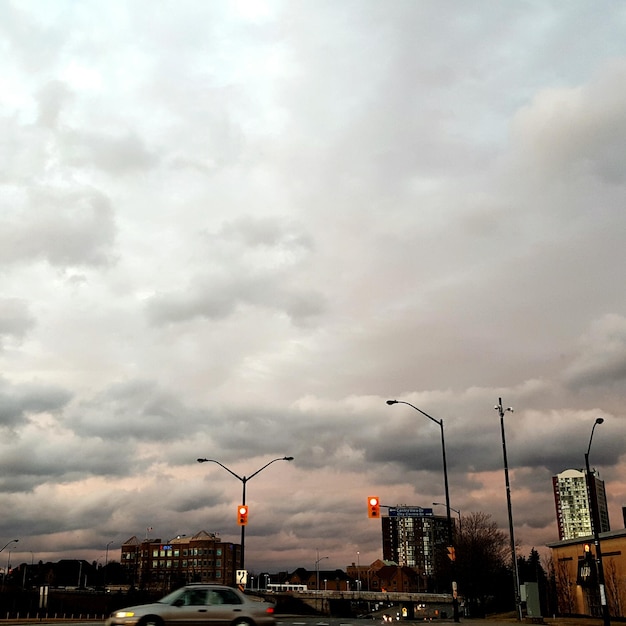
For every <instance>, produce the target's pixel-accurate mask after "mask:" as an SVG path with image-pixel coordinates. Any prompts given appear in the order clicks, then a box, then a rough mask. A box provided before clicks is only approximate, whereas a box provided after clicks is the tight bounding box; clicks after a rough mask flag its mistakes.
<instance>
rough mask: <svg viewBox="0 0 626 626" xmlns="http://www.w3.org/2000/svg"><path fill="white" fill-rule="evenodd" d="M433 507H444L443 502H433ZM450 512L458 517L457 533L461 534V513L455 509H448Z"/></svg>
mask: <svg viewBox="0 0 626 626" xmlns="http://www.w3.org/2000/svg"><path fill="white" fill-rule="evenodd" d="M433 506H446V505H445V503H444V502H433ZM450 510H451V511H454V512H455V513H456V514H457V515H458V516H459V532H461V511H459V509H455V508H454V507H452V506H451V507H450Z"/></svg>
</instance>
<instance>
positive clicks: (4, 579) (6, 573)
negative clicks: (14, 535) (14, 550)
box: [0, 539, 19, 589]
mask: <svg viewBox="0 0 626 626" xmlns="http://www.w3.org/2000/svg"><path fill="white" fill-rule="evenodd" d="M18 541H19V539H11V541H7V543H5V544H4V545H3V546H2V548H0V552H2V550H4V549H5V548H6V547H7V546H8V545H10V544H12V543H17V542H18ZM9 558H11V551H10V550H9ZM8 573H9V563H8V561H7V570H6V572H5V573H4V578H3V579H2V587H3V589H4V585H5V583H6V579H7V575H8Z"/></svg>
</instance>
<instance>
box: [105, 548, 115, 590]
mask: <svg viewBox="0 0 626 626" xmlns="http://www.w3.org/2000/svg"><path fill="white" fill-rule="evenodd" d="M112 543H113V540H111V541H109V543H107V549H106V556H105V557H104V576H103V578H102V580H103V583H104V587H105V591H106V586H107V565H108V564H109V546H110V545H111V544H112Z"/></svg>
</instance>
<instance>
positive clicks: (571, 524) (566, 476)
mask: <svg viewBox="0 0 626 626" xmlns="http://www.w3.org/2000/svg"><path fill="white" fill-rule="evenodd" d="M586 475H587V473H586V471H583V470H576V469H568V470H565V471H564V472H561V473H560V474H557V475H556V476H553V477H552V487H553V490H554V503H555V506H556V519H557V524H558V528H559V539H560V540H567V539H576V538H578V537H589V536H590V535H592V534H593V528H592V518H591V511H590V509H589V498H588V496H587V481H586ZM591 480H592V490H591V491H592V494H593V493H594V492H595V497H596V503H597V510H598V514H599V520H600V528H599V529H598V532H608V531H609V530H611V527H610V523H609V510H608V506H607V501H606V491H605V489H604V481H603V480H600V478H599V477H598V475H597V473H596V472H595V470H594V471H592V473H591Z"/></svg>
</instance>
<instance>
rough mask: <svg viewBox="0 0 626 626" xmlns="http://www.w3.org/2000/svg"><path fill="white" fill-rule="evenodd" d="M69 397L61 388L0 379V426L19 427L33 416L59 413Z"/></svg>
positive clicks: (69, 394)
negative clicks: (44, 413)
mask: <svg viewBox="0 0 626 626" xmlns="http://www.w3.org/2000/svg"><path fill="white" fill-rule="evenodd" d="M71 397H72V394H71V392H69V391H68V390H66V389H62V388H61V387H57V386H53V385H46V384H42V383H39V384H38V383H21V384H13V383H11V382H10V381H9V380H8V379H6V378H0V426H4V427H7V428H15V427H19V426H22V425H23V424H24V423H25V422H26V421H28V419H29V417H30V416H32V415H33V414H36V413H43V412H56V411H59V410H60V409H62V408H63V407H64V406H65V405H66V404H67V403H68V402H69V401H70V399H71Z"/></svg>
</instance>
